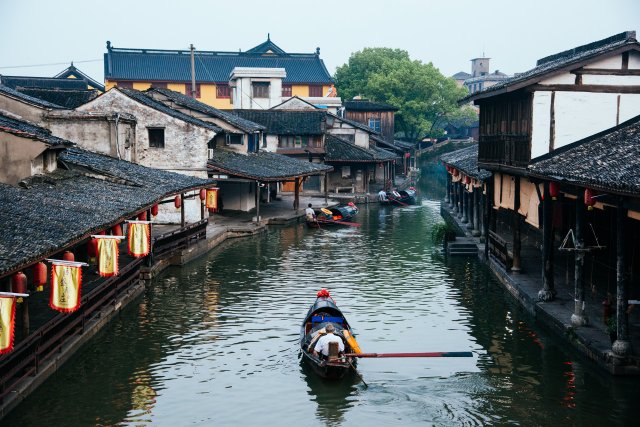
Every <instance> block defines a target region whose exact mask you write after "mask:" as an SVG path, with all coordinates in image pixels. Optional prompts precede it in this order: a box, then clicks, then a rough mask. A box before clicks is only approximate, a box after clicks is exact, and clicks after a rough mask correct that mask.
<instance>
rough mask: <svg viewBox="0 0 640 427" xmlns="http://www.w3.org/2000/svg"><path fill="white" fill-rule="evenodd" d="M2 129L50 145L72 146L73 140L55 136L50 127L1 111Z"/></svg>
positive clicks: (0, 122) (0, 123) (0, 127)
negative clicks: (16, 117)
mask: <svg viewBox="0 0 640 427" xmlns="http://www.w3.org/2000/svg"><path fill="white" fill-rule="evenodd" d="M0 131H2V132H8V133H11V134H13V135H18V136H22V137H25V138H30V139H37V140H38V141H42V142H44V143H46V144H48V145H50V146H71V145H75V144H74V143H73V142H71V141H67V140H66V139H62V138H58V137H57V136H53V135H52V134H51V131H50V130H49V129H45V128H43V127H40V126H36V125H33V124H31V123H28V122H25V121H24V120H18V119H14V118H11V117H8V116H5V115H4V114H2V113H0Z"/></svg>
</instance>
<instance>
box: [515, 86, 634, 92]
mask: <svg viewBox="0 0 640 427" xmlns="http://www.w3.org/2000/svg"><path fill="white" fill-rule="evenodd" d="M526 90H527V91H531V92H536V91H556V92H593V93H636V94H637V93H640V85H629V86H620V85H584V84H583V85H567V84H555V85H539V84H536V85H531V86H529V87H528V88H526Z"/></svg>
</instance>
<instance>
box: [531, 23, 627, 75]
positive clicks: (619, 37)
mask: <svg viewBox="0 0 640 427" xmlns="http://www.w3.org/2000/svg"><path fill="white" fill-rule="evenodd" d="M621 41H636V32H635V31H624V32H622V33H618V34H615V35H613V36H610V37H607V38H604V39H602V40H597V41H594V42H591V43H587V44H584V45H582V46H576V47H574V48H571V49H567V50H565V51H562V52H558V53H554V54H553V55H549V56H545V57H544V58H540V59H538V61H537V62H536V66H539V65H543V64H547V63H549V62H553V61H555V60H557V59H560V58H564V57H566V56H573V55H577V54H580V53H585V52H588V51H590V50H594V49H598V48H601V47H604V46H607V45H609V44H613V43H616V42H621Z"/></svg>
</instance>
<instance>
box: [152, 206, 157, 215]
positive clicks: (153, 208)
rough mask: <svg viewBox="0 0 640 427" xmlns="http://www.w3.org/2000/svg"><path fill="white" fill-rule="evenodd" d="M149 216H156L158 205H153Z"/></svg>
mask: <svg viewBox="0 0 640 427" xmlns="http://www.w3.org/2000/svg"><path fill="white" fill-rule="evenodd" d="M151 215H153V216H158V205H153V206H152V207H151Z"/></svg>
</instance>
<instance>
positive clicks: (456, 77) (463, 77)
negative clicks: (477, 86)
mask: <svg viewBox="0 0 640 427" xmlns="http://www.w3.org/2000/svg"><path fill="white" fill-rule="evenodd" d="M470 77H472V76H471V74H469V73H465V72H464V71H458V72H457V73H455V74H454V75H453V76H451V78H452V79H454V80H466V79H468V78H470Z"/></svg>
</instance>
